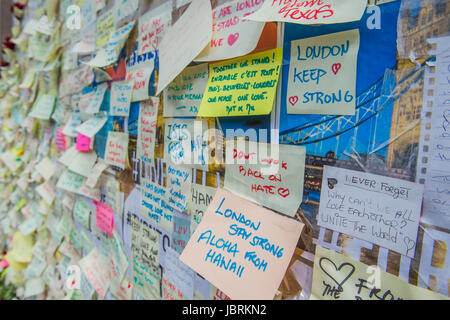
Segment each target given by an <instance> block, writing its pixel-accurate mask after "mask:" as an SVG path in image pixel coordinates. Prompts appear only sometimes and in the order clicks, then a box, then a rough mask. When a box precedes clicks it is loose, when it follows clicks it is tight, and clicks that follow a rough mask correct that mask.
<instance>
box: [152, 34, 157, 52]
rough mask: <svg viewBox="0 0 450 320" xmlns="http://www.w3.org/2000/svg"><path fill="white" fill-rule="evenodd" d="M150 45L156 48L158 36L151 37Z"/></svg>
mask: <svg viewBox="0 0 450 320" xmlns="http://www.w3.org/2000/svg"><path fill="white" fill-rule="evenodd" d="M152 47H153V49H155V50H158V37H155V38H153V40H152Z"/></svg>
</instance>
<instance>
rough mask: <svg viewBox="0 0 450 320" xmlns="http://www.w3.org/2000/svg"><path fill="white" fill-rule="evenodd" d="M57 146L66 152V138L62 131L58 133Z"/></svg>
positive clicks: (59, 130)
mask: <svg viewBox="0 0 450 320" xmlns="http://www.w3.org/2000/svg"><path fill="white" fill-rule="evenodd" d="M56 146H57V147H58V149H59V150H61V151H65V150H66V136H65V135H64V134H63V133H62V129H61V128H60V129H58V130H57V131H56Z"/></svg>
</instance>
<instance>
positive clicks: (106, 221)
mask: <svg viewBox="0 0 450 320" xmlns="http://www.w3.org/2000/svg"><path fill="white" fill-rule="evenodd" d="M94 204H95V207H96V225H97V228H99V229H100V230H101V231H103V232H105V233H106V234H108V235H109V236H110V237H112V233H113V229H114V210H113V209H112V208H111V207H110V206H108V205H107V204H106V203H103V202H100V201H96V200H94Z"/></svg>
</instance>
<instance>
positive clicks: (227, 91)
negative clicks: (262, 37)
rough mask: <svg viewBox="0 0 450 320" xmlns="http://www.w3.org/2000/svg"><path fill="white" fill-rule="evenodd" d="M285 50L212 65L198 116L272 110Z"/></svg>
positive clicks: (267, 111) (218, 115) (239, 114)
mask: <svg viewBox="0 0 450 320" xmlns="http://www.w3.org/2000/svg"><path fill="white" fill-rule="evenodd" d="M282 55H283V50H282V48H277V49H274V50H268V51H264V52H260V53H255V54H252V55H249V56H245V57H240V58H236V59H232V60H227V61H225V62H219V63H213V64H210V65H209V79H208V85H207V87H206V91H205V94H204V96H203V100H202V103H201V105H200V110H199V112H198V116H201V117H227V116H249V115H263V114H269V113H270V112H271V111H272V107H273V103H274V99H275V93H276V89H277V83H278V78H279V74H280V69H281V60H282Z"/></svg>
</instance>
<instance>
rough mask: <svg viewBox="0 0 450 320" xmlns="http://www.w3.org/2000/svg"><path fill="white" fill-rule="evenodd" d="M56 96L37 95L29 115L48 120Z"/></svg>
mask: <svg viewBox="0 0 450 320" xmlns="http://www.w3.org/2000/svg"><path fill="white" fill-rule="evenodd" d="M55 101H56V96H55V95H54V94H43V95H41V96H39V97H38V98H37V100H36V103H35V104H34V105H33V108H32V109H31V112H30V113H29V114H28V116H29V117H32V118H37V119H42V120H48V119H50V116H51V115H52V113H53V108H54V106H55Z"/></svg>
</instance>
